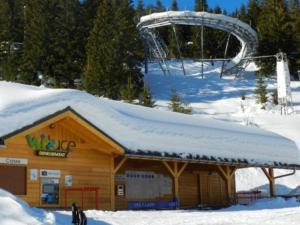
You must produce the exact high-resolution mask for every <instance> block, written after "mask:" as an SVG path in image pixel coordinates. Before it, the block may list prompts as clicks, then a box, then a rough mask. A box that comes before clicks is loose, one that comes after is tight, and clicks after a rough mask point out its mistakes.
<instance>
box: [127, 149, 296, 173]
mask: <svg viewBox="0 0 300 225" xmlns="http://www.w3.org/2000/svg"><path fill="white" fill-rule="evenodd" d="M125 157H128V158H137V159H145V160H161V161H181V162H189V163H202V164H210V165H212V164H213V165H229V166H236V167H239V168H247V167H260V168H275V169H293V170H294V169H295V170H300V165H297V164H284V165H274V164H273V165H272V164H260V163H240V162H221V161H215V160H203V159H187V158H178V157H166V156H153V155H139V154H134V153H125Z"/></svg>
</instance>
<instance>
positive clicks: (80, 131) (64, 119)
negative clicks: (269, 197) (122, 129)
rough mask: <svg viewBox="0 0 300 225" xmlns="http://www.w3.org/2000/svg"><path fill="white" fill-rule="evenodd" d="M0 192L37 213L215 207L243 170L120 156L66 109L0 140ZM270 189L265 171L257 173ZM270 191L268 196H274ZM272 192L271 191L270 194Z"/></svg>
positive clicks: (112, 143)
mask: <svg viewBox="0 0 300 225" xmlns="http://www.w3.org/2000/svg"><path fill="white" fill-rule="evenodd" d="M1 139H2V140H3V143H2V147H1V149H0V188H3V189H6V190H8V191H10V192H12V193H13V194H16V195H18V196H19V197H21V198H22V199H24V200H25V201H27V202H28V203H29V204H30V205H32V206H36V207H54V208H61V207H64V206H65V205H67V206H70V205H71V203H72V202H76V203H77V204H78V205H81V198H82V193H81V192H77V191H74V192H70V193H69V194H68V197H67V199H66V198H65V194H66V191H67V190H68V189H69V190H72V189H73V190H76V189H78V190H79V189H81V188H86V189H89V188H90V189H93V188H94V189H99V195H98V196H96V197H95V195H94V193H92V192H86V193H84V209H91V208H95V202H97V201H99V209H103V210H121V209H128V208H130V209H138V208H192V207H198V206H203V207H222V206H226V205H229V204H231V203H232V202H233V201H234V196H235V176H234V172H235V170H236V169H237V168H239V167H244V166H245V165H242V164H239V163H236V164H232V163H230V164H229V163H226V162H223V163H220V162H216V161H200V160H199V161H197V160H183V159H177V158H172V157H168V158H162V157H155V156H147V155H138V154H134V155H133V154H127V153H126V149H125V148H124V147H123V146H122V145H121V144H119V143H118V142H117V141H116V140H113V139H112V138H110V137H109V136H108V135H106V134H105V133H104V132H103V131H101V130H99V129H97V128H96V127H95V126H93V124H91V123H90V122H89V121H87V120H85V119H84V118H83V117H81V116H80V115H79V114H77V113H76V112H75V111H73V110H71V109H66V110H63V111H60V112H57V113H55V114H52V115H50V116H48V117H47V118H43V119H41V120H38V121H36V123H34V124H31V125H29V126H27V127H23V128H22V129H20V130H16V131H14V132H12V133H10V134H8V135H6V136H3V137H2V138H1ZM264 171H265V172H266V175H268V177H269V178H270V184H271V186H272V187H273V189H274V179H273V178H274V175H273V173H272V169H269V170H267V169H264ZM273 191H274V190H273ZM273 194H274V193H273Z"/></svg>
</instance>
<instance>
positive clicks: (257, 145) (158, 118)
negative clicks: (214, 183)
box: [0, 82, 300, 165]
mask: <svg viewBox="0 0 300 225" xmlns="http://www.w3.org/2000/svg"><path fill="white" fill-rule="evenodd" d="M11 93H14V94H13V95H12V94H11ZM67 106H71V107H72V108H73V109H75V111H76V112H78V113H79V114H80V115H81V116H83V117H85V118H86V119H87V120H89V121H90V122H92V123H93V124H94V125H95V126H97V127H98V128H99V129H101V130H103V131H104V132H106V133H107V134H108V135H109V136H111V137H112V138H113V139H115V140H117V141H118V142H120V143H121V144H122V145H123V146H125V147H126V148H127V149H129V150H131V151H137V150H143V151H149V150H150V151H157V152H161V154H162V155H164V154H165V152H168V153H176V154H178V155H180V156H181V157H183V158H184V157H189V158H190V157H193V158H198V157H200V158H202V157H203V158H204V159H207V157H214V158H216V159H217V160H228V159H229V160H230V159H235V160H237V159H238V160H243V161H245V160H246V161H247V162H248V163H261V164H263V163H268V164H270V165H272V164H273V163H275V162H277V163H278V162H280V163H287V164H300V163H299V151H298V149H297V147H296V145H295V144H294V143H293V142H292V141H290V140H288V139H286V138H284V137H282V136H279V135H277V134H274V133H270V132H266V131H264V130H262V129H258V128H256V127H245V126H241V125H238V124H237V125H235V124H232V123H227V122H223V121H217V120H213V119H209V118H202V117H194V116H189V115H183V114H178V113H172V112H165V111H161V110H157V109H150V108H146V107H141V106H134V105H131V104H126V103H121V102H117V101H112V100H107V99H104V98H97V97H94V96H92V95H89V94H87V93H85V92H81V91H76V90H64V89H47V88H37V87H33V86H26V85H21V84H15V83H9V82H0V124H1V128H0V136H3V135H6V134H8V133H10V132H12V131H15V130H17V129H20V128H22V127H24V126H26V125H30V124H32V123H33V122H35V121H37V120H38V119H41V118H43V117H46V116H48V115H50V114H53V113H55V112H57V111H59V110H62V109H64V108H65V107H67ZM170 143H172V144H170Z"/></svg>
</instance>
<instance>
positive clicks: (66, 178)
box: [0, 12, 300, 210]
mask: <svg viewBox="0 0 300 225" xmlns="http://www.w3.org/2000/svg"><path fill="white" fill-rule="evenodd" d="M173 24H194V25H206V26H211V27H216V28H218V29H221V30H225V31H227V32H229V34H230V35H235V36H236V37H237V38H238V39H239V40H240V42H241V43H242V48H241V51H240V53H238V55H237V56H236V57H234V58H233V59H232V60H231V61H230V63H227V64H226V65H224V71H226V70H229V69H233V68H237V67H239V65H240V64H241V62H242V61H241V60H242V59H243V58H246V57H249V56H252V55H253V54H254V52H255V48H256V46H257V36H256V33H255V32H254V31H253V30H252V29H251V28H250V27H249V26H248V25H246V24H244V23H242V22H240V21H238V20H237V19H233V18H230V17H227V16H224V15H213V14H208V13H194V12H166V13H160V14H153V15H149V16H146V17H143V18H142V19H141V22H140V24H139V26H138V27H139V29H140V32H141V34H142V35H143V37H144V38H145V41H146V42H147V43H148V48H149V52H150V53H151V54H152V57H156V58H158V59H159V60H160V61H159V62H160V64H161V66H162V68H163V69H164V70H165V71H167V67H166V64H165V62H164V59H165V58H164V57H165V50H164V46H163V44H162V43H161V42H159V41H158V38H157V34H156V33H155V31H154V30H153V29H154V28H155V27H157V26H163V25H173ZM174 32H176V29H174ZM283 58H284V57H283ZM278 60H280V59H278ZM280 61H282V60H280ZM283 61H284V59H283ZM182 66H183V68H184V64H182ZM278 70H280V71H282V72H284V71H286V67H285V66H284V64H282V65H281V66H280V68H278ZM280 79H282V80H284V82H286V80H285V79H283V78H280ZM286 83H288V82H286ZM284 88H285V90H286V91H285V93H281V94H282V96H283V97H284V96H286V93H288V91H287V89H286V85H285V86H284ZM11 93H13V95H12V94H11ZM0 99H1V102H0V124H1V126H0V188H3V189H6V190H8V191H10V192H11V193H13V194H15V195H17V196H19V197H21V198H22V199H24V200H25V201H27V202H28V203H29V204H30V205H31V206H36V207H49V208H62V207H65V206H70V205H71V203H73V202H75V203H76V204H77V205H79V206H81V208H83V209H93V208H98V209H102V210H122V209H168V208H169V209H171V208H172V209H173V208H174V209H177V208H195V207H199V206H200V207H224V206H228V205H231V204H234V203H235V202H236V197H237V195H236V185H235V172H236V170H238V169H240V168H248V167H257V168H261V169H262V171H263V172H264V174H265V175H266V178H267V180H268V181H269V185H270V193H269V194H270V196H275V195H276V190H275V181H276V179H277V178H279V177H276V176H275V175H274V171H273V170H274V169H275V168H280V169H291V170H292V171H293V172H292V173H290V171H287V173H286V175H282V176H288V175H291V174H293V173H295V170H298V169H300V162H299V150H298V148H297V146H296V144H295V143H294V142H293V141H291V140H289V139H287V138H284V137H282V136H280V135H277V134H274V133H271V132H267V131H265V130H262V129H258V128H256V127H246V126H242V125H236V124H232V123H228V122H222V121H217V120H213V119H207V118H201V117H194V116H190V115H184V114H178V113H173V112H167V111H161V110H158V109H152V108H146V107H142V106H137V105H132V104H126V103H122V102H118V101H113V100H108V99H105V98H99V97H95V96H93V95H90V94H87V93H85V92H82V91H78V90H68V89H49V88H44V87H34V86H27V85H22V84H15V83H10V82H4V81H0ZM282 176H280V177H282Z"/></svg>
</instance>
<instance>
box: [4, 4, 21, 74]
mask: <svg viewBox="0 0 300 225" xmlns="http://www.w3.org/2000/svg"><path fill="white" fill-rule="evenodd" d="M23 15H24V13H23V5H22V1H21V0H15V1H9V0H2V1H1V4H0V77H2V78H3V79H5V80H16V79H17V75H18V68H19V64H20V61H21V54H20V53H21V49H22V42H23V33H24V32H23V20H24V18H23Z"/></svg>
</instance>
